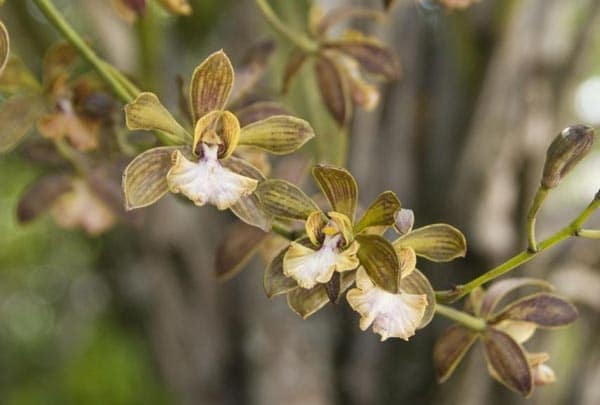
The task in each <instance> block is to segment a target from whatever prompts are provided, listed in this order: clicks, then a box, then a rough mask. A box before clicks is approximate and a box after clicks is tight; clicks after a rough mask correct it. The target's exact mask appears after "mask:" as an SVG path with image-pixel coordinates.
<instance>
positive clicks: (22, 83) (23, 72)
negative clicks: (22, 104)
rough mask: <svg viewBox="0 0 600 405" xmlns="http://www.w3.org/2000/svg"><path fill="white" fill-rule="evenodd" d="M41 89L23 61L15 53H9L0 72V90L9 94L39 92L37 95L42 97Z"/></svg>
mask: <svg viewBox="0 0 600 405" xmlns="http://www.w3.org/2000/svg"><path fill="white" fill-rule="evenodd" d="M41 91H42V85H41V84H40V83H39V82H38V80H37V79H36V78H35V76H34V75H33V73H32V72H31V70H29V68H28V67H27V66H26V65H25V63H23V60H21V58H19V57H17V56H15V55H10V56H9V58H8V61H7V63H6V65H5V67H4V71H3V72H2V74H0V92H3V93H6V94H9V95H14V94H17V93H39V97H42V95H41Z"/></svg>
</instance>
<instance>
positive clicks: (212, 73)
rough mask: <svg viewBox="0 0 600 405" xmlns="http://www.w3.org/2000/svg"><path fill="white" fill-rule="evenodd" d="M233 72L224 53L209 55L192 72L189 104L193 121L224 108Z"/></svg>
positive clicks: (231, 83)
mask: <svg viewBox="0 0 600 405" xmlns="http://www.w3.org/2000/svg"><path fill="white" fill-rule="evenodd" d="M233 79H234V71H233V66H232V65H231V61H230V60H229V58H228V57H227V55H226V54H225V52H223V51H222V50H221V51H217V52H215V53H213V54H212V55H210V56H209V57H208V58H206V59H205V60H204V62H202V63H201V64H200V65H199V66H198V67H197V68H196V70H194V73H193V75H192V82H191V85H190V102H191V107H192V108H191V110H192V112H193V116H194V120H199V119H200V118H202V117H203V116H204V115H206V114H207V113H209V112H211V111H214V110H222V109H223V108H225V105H226V104H227V101H228V100H229V96H230V94H231V90H232V88H233Z"/></svg>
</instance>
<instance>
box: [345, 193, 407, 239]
mask: <svg viewBox="0 0 600 405" xmlns="http://www.w3.org/2000/svg"><path fill="white" fill-rule="evenodd" d="M400 206H401V205H400V200H399V199H398V197H397V196H396V194H395V193H394V192H392V191H384V192H383V193H381V194H379V196H378V197H377V198H376V199H375V201H373V203H372V204H371V206H370V207H369V208H368V209H367V211H365V213H364V215H363V217H362V218H361V219H360V221H359V222H358V224H356V226H355V227H354V232H356V233H359V232H362V231H363V230H365V229H367V228H369V227H372V226H390V225H393V224H394V223H395V214H396V212H397V211H398V210H399V209H400Z"/></svg>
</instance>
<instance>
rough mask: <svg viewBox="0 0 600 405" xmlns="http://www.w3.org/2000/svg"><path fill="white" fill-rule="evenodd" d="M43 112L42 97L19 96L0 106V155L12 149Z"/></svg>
mask: <svg viewBox="0 0 600 405" xmlns="http://www.w3.org/2000/svg"><path fill="white" fill-rule="evenodd" d="M43 111H44V103H43V100H42V96H41V95H39V94H19V95H16V96H13V97H11V98H9V99H8V100H6V101H5V102H4V103H2V104H0V153H1V152H7V151H9V150H11V149H12V148H14V147H15V146H16V145H17V144H18V143H19V141H20V140H21V139H22V138H23V137H24V136H25V135H27V133H29V131H30V130H31V129H32V128H33V125H34V124H35V121H37V120H38V119H39V118H40V116H41V114H42V113H43Z"/></svg>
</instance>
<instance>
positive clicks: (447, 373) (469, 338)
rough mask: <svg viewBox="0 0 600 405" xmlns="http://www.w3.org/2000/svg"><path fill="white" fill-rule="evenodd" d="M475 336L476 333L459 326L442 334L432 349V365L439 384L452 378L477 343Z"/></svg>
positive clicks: (454, 326) (452, 327)
mask: <svg viewBox="0 0 600 405" xmlns="http://www.w3.org/2000/svg"><path fill="white" fill-rule="evenodd" d="M477 336H478V335H477V333H475V332H473V331H470V330H469V329H467V328H465V327H463V326H460V325H453V326H451V327H450V328H448V329H446V330H445V331H444V332H442V334H441V336H440V337H439V338H438V340H437V341H436V342H435V345H434V347H433V365H434V367H435V374H436V377H437V380H438V382H439V383H443V382H444V381H446V380H448V378H450V377H451V376H452V373H454V370H455V369H456V367H457V366H458V365H459V364H460V362H461V361H462V359H463V358H464V357H465V354H467V352H468V351H469V349H470V348H471V346H473V343H475V341H477Z"/></svg>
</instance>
